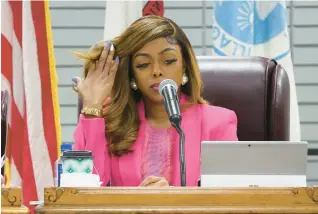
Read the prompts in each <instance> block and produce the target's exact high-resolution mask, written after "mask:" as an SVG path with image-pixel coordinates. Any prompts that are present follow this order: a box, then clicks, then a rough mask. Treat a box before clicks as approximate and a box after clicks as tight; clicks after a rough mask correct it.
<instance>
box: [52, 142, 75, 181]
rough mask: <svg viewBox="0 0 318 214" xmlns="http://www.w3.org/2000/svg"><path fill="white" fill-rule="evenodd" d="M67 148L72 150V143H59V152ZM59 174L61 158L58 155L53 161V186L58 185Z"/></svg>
mask: <svg viewBox="0 0 318 214" xmlns="http://www.w3.org/2000/svg"><path fill="white" fill-rule="evenodd" d="M69 150H72V144H69V143H64V144H61V154H63V152H65V151H69ZM61 174H62V160H61V157H59V158H58V159H57V160H56V161H55V175H54V183H55V187H59V186H60V180H61Z"/></svg>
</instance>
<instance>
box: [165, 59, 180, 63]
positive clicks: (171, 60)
mask: <svg viewBox="0 0 318 214" xmlns="http://www.w3.org/2000/svg"><path fill="white" fill-rule="evenodd" d="M176 61H177V59H169V60H166V61H165V62H166V63H167V64H171V63H174V62H176Z"/></svg>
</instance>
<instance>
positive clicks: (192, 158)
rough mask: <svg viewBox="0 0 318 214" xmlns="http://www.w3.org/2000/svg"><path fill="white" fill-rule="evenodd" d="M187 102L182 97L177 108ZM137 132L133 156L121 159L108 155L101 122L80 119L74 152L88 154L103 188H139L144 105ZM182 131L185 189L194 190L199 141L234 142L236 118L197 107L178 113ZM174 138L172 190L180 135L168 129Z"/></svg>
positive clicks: (144, 133)
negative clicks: (91, 158)
mask: <svg viewBox="0 0 318 214" xmlns="http://www.w3.org/2000/svg"><path fill="white" fill-rule="evenodd" d="M186 100H187V97H186V95H181V97H180V104H181V105H182V104H184V103H185V102H186ZM138 112H139V119H140V129H139V132H138V136H137V140H136V142H135V143H134V144H133V145H132V149H133V151H134V152H132V153H130V154H127V155H124V156H122V157H119V158H117V157H114V156H112V155H109V153H108V149H107V146H106V144H107V140H106V139H105V133H104V130H105V122H104V119H103V118H96V119H85V117H84V116H83V115H80V118H79V123H78V125H77V127H76V130H75V132H74V140H75V143H74V145H73V150H90V151H91V152H92V154H93V156H94V166H95V169H96V170H94V172H93V173H98V174H99V176H100V179H101V181H102V182H103V184H102V186H106V185H107V184H108V183H109V182H110V184H111V186H139V185H140V183H141V182H142V179H141V162H142V161H141V157H142V149H143V143H144V142H145V141H146V140H147V137H148V136H147V128H148V127H149V123H148V122H147V120H146V118H145V112H144V105H143V102H139V103H138ZM181 115H182V124H181V127H182V130H183V132H184V133H185V164H186V178H187V186H197V184H198V180H199V179H200V155H201V152H200V151H201V142H202V141H237V140H238V138H237V133H236V131H237V117H236V114H235V113H234V112H233V111H231V110H228V109H225V108H221V107H216V106H211V105H206V104H197V105H195V106H192V107H191V108H188V109H187V110H185V111H183V112H182V113H181ZM171 132H172V136H173V139H174V140H173V141H172V142H174V144H173V149H172V151H173V156H172V158H173V161H172V162H173V165H172V166H173V175H172V182H171V183H170V185H171V186H180V185H181V183H180V166H179V135H178V133H177V132H176V131H175V130H174V128H171ZM96 171H97V172H96Z"/></svg>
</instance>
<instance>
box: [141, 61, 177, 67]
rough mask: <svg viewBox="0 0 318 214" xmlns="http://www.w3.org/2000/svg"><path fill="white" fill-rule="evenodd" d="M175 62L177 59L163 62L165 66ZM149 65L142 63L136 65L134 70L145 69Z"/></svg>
mask: <svg viewBox="0 0 318 214" xmlns="http://www.w3.org/2000/svg"><path fill="white" fill-rule="evenodd" d="M176 61H177V59H169V60H165V63H166V64H168V65H169V64H172V63H174V62H176ZM149 64H150V63H143V64H138V65H136V68H145V67H146V66H148V65H149Z"/></svg>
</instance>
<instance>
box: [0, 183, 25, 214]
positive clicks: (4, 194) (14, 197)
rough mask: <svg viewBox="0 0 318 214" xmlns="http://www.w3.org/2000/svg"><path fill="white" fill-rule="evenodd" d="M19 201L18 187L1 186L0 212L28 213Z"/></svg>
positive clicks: (19, 190) (19, 192) (4, 213)
mask: <svg viewBox="0 0 318 214" xmlns="http://www.w3.org/2000/svg"><path fill="white" fill-rule="evenodd" d="M21 201H22V200H21V189H20V188H3V187H2V188H1V213H3V214H7V213H8V214H9V213H30V211H29V209H28V208H27V207H25V206H23V205H22V204H21Z"/></svg>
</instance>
